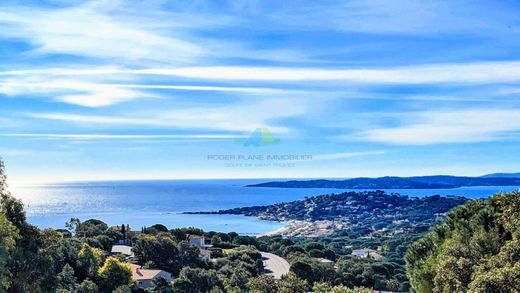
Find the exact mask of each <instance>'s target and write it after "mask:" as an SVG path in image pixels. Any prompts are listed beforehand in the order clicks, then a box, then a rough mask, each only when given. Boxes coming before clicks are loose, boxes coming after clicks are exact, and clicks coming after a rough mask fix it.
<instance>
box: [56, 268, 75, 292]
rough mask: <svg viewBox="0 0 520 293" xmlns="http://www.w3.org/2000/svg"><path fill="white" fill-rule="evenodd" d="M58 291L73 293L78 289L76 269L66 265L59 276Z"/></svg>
mask: <svg viewBox="0 0 520 293" xmlns="http://www.w3.org/2000/svg"><path fill="white" fill-rule="evenodd" d="M58 289H65V290H69V291H71V292H73V291H74V290H75V289H76V276H74V269H73V268H72V267H71V266H70V265H69V264H66V265H65V266H64V267H63V270H62V271H61V272H60V273H59V274H58Z"/></svg>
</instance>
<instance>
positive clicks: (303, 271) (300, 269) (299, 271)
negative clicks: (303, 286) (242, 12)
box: [290, 260, 314, 280]
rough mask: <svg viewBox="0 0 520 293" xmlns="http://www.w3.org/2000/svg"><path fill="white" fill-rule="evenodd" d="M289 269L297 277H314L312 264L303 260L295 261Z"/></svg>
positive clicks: (305, 278) (306, 278) (307, 278)
mask: <svg viewBox="0 0 520 293" xmlns="http://www.w3.org/2000/svg"><path fill="white" fill-rule="evenodd" d="M290 271H291V272H293V273H294V275H295V276H296V277H298V278H301V279H304V280H309V279H313V278H314V274H313V271H312V266H311V265H310V264H308V263H306V262H304V261H300V260H299V261H296V262H294V263H293V264H292V265H291V267H290Z"/></svg>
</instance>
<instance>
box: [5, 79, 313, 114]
mask: <svg viewBox="0 0 520 293" xmlns="http://www.w3.org/2000/svg"><path fill="white" fill-rule="evenodd" d="M62 78H65V77H62ZM62 78H56V79H54V78H48V77H45V78H43V80H42V79H41V78H40V77H37V78H36V79H32V78H31V77H30V76H23V77H21V78H20V77H17V78H8V79H1V78H0V94H5V95H9V96H20V95H27V94H33V95H39V96H42V95H43V96H52V99H54V100H56V101H61V102H64V103H68V104H74V105H80V106H84V107H104V106H110V105H114V104H118V103H122V102H126V101H131V100H135V99H143V98H159V97H161V96H160V95H159V94H156V93H151V92H150V91H151V90H174V91H205V92H225V93H231V94H245V95H275V94H302V93H304V91H298V90H285V89H276V88H267V87H231V86H205V85H171V84H131V83H102V82H95V81H89V80H88V79H85V80H83V79H62Z"/></svg>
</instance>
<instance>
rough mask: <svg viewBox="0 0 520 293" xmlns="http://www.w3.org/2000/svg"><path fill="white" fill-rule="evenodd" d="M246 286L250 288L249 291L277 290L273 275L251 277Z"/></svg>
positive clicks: (257, 292) (255, 292) (266, 292)
mask: <svg viewBox="0 0 520 293" xmlns="http://www.w3.org/2000/svg"><path fill="white" fill-rule="evenodd" d="M247 287H248V288H249V289H250V290H251V293H271V292H278V290H279V289H278V285H277V284H276V281H275V280H274V277H273V276H268V275H261V276H258V277H256V278H252V279H251V280H249V282H247Z"/></svg>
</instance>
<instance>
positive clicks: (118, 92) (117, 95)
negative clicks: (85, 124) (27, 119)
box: [0, 77, 155, 107]
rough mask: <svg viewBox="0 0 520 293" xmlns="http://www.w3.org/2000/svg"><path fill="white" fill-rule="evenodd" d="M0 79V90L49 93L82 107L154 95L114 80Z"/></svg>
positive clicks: (17, 93)
mask: <svg viewBox="0 0 520 293" xmlns="http://www.w3.org/2000/svg"><path fill="white" fill-rule="evenodd" d="M21 79H22V80H24V79H25V81H22V82H20V81H19V80H20V78H16V79H8V80H3V81H0V93H3V94H6V95H14V96H16V95H26V94H36V95H45V96H52V97H53V99H54V100H57V101H61V102H65V103H69V104H74V105H80V106H84V107H103V106H110V105H113V104H117V103H121V102H125V101H130V100H134V99H138V98H150V97H155V95H153V94H150V93H146V92H144V91H137V90H133V89H130V88H125V87H124V86H120V85H117V84H98V83H95V82H90V81H79V80H61V79H47V80H45V81H42V80H40V79H38V80H37V81H34V82H31V81H30V80H31V77H23V78H21Z"/></svg>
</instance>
